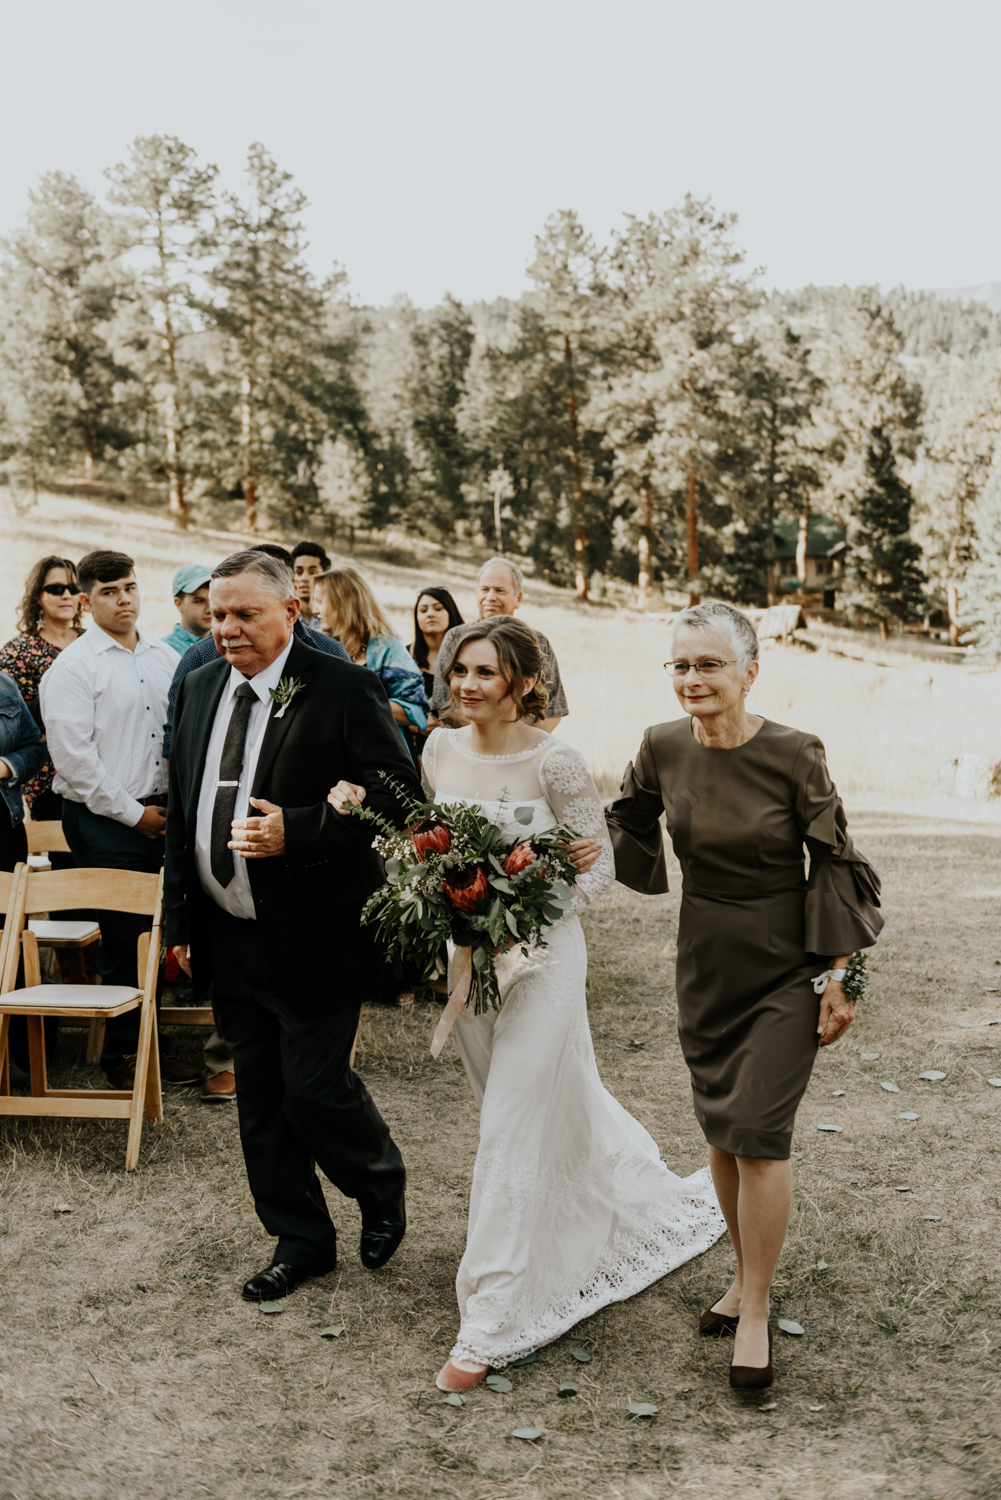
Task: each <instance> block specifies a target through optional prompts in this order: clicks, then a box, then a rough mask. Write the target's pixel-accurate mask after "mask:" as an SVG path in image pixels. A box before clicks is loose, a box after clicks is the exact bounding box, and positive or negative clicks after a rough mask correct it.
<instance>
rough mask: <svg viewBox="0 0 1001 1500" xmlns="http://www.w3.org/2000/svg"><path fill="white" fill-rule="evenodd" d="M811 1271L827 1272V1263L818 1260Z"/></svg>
mask: <svg viewBox="0 0 1001 1500" xmlns="http://www.w3.org/2000/svg"><path fill="white" fill-rule="evenodd" d="M813 1269H814V1270H815V1271H826V1270H827V1262H826V1260H818V1262H817V1264H816V1265H815V1266H814V1268H813Z"/></svg>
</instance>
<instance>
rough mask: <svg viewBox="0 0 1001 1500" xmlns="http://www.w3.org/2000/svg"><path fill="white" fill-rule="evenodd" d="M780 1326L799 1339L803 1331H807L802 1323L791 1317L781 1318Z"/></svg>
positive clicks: (784, 1331)
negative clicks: (794, 1320) (795, 1321)
mask: <svg viewBox="0 0 1001 1500" xmlns="http://www.w3.org/2000/svg"><path fill="white" fill-rule="evenodd" d="M779 1327H780V1328H781V1330H782V1332H783V1333H791V1334H792V1335H793V1337H794V1338H797V1339H798V1338H799V1336H800V1334H801V1333H805V1332H806V1329H805V1328H804V1327H803V1325H802V1323H794V1322H793V1321H792V1319H791V1318H779Z"/></svg>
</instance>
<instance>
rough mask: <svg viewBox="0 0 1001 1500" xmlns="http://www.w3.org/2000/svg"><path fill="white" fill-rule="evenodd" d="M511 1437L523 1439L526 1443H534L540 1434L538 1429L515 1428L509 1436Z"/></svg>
mask: <svg viewBox="0 0 1001 1500" xmlns="http://www.w3.org/2000/svg"><path fill="white" fill-rule="evenodd" d="M511 1436H512V1437H516V1438H523V1439H524V1441H525V1442H526V1443H534V1442H535V1439H536V1438H540V1437H541V1436H542V1433H541V1431H540V1429H539V1428H538V1427H516V1428H515V1429H514V1431H513V1432H512V1434H511Z"/></svg>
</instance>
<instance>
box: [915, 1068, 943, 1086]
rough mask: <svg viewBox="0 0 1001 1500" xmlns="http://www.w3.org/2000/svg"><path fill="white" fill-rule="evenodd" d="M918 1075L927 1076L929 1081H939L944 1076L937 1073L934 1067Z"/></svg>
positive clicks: (920, 1076)
mask: <svg viewBox="0 0 1001 1500" xmlns="http://www.w3.org/2000/svg"><path fill="white" fill-rule="evenodd" d="M918 1077H919V1078H927V1080H928V1082H929V1083H940V1082H941V1081H942V1079H943V1078H944V1077H945V1074H944V1073H939V1072H938V1070H937V1069H935V1068H929V1069H928V1072H927V1073H919V1074H918Z"/></svg>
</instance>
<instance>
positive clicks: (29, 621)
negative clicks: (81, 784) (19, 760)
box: [0, 557, 83, 866]
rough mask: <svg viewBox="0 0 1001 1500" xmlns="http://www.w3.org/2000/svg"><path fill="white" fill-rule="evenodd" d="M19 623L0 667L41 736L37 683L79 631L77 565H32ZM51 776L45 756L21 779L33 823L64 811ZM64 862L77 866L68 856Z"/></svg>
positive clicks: (48, 560) (49, 561)
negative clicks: (41, 762)
mask: <svg viewBox="0 0 1001 1500" xmlns="http://www.w3.org/2000/svg"><path fill="white" fill-rule="evenodd" d="M17 623H18V634H17V635H15V636H14V637H13V638H12V639H11V640H9V641H8V642H7V644H6V645H5V646H4V647H3V648H2V649H0V671H3V672H7V673H9V675H10V676H11V677H13V679H14V681H15V682H16V683H17V686H18V688H19V689H20V693H21V697H22V698H23V699H24V701H25V703H26V704H27V705H28V708H29V710H30V712H31V716H32V718H33V719H34V720H35V723H36V724H37V725H38V727H39V729H40V730H41V731H42V735H43V738H44V734H45V725H44V724H43V723H42V711H41V708H40V706H39V697H38V688H39V683H40V682H41V680H42V677H43V676H44V674H45V673H46V672H47V671H48V670H49V668H50V667H51V665H52V663H53V662H54V661H55V660H56V658H57V657H58V656H59V653H60V652H61V651H64V650H65V649H66V647H67V646H72V644H73V642H74V641H75V640H77V639H78V637H79V636H81V635H82V634H83V618H82V609H81V602H80V585H79V583H78V581H77V576H76V564H75V563H72V562H71V561H70V560H69V558H67V557H43V558H42V559H41V560H40V561H39V562H37V563H36V564H35V566H34V567H33V568H32V570H31V572H30V573H29V574H28V576H27V578H26V579H25V582H24V594H23V596H22V599H21V603H20V606H19V608H18V612H17ZM53 774H54V773H53V770H52V762H51V760H50V759H49V757H48V754H46V757H45V763H44V764H43V765H42V767H41V769H40V770H38V771H37V772H36V773H35V774H34V775H33V776H30V777H29V778H28V779H27V780H26V781H25V782H24V785H23V788H22V790H23V792H24V799H25V801H26V802H27V804H28V810H29V811H30V813H31V816H32V817H33V818H34V819H35V820H36V821H42V820H44V819H53V820H55V821H57V822H58V821H59V819H60V818H61V817H62V815H63V799H62V798H61V797H58V796H57V795H56V793H55V792H54V791H53V790H52V777H53ZM67 861H68V863H69V865H71V866H73V865H75V861H74V860H73V859H72V857H71V856H67Z"/></svg>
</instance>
